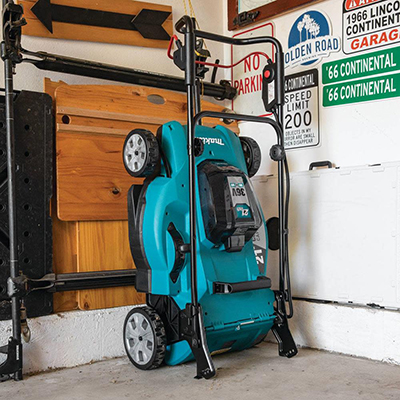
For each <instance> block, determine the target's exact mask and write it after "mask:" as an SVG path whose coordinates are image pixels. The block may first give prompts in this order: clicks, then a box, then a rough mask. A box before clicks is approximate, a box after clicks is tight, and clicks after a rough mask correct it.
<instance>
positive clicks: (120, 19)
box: [31, 0, 171, 40]
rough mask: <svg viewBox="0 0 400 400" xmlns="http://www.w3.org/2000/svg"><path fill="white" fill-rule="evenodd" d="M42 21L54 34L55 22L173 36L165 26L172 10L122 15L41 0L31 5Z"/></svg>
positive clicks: (147, 35)
mask: <svg viewBox="0 0 400 400" xmlns="http://www.w3.org/2000/svg"><path fill="white" fill-rule="evenodd" d="M31 11H32V12H33V13H34V14H35V16H36V17H37V18H38V20H39V21H40V22H41V23H42V24H43V25H44V26H45V27H46V29H47V30H48V31H49V32H50V33H53V22H63V23H67V24H77V25H88V26H96V27H101V28H113V29H123V30H129V31H138V32H139V33H140V34H141V35H142V36H143V37H144V38H145V39H153V40H169V39H170V35H169V34H168V32H167V31H166V30H165V29H164V28H163V27H162V24H163V23H164V22H165V20H166V19H167V18H168V17H169V16H170V15H171V13H170V12H166V11H159V10H150V9H146V8H143V9H142V10H141V11H140V12H139V14H137V15H129V14H120V13H115V12H109V11H101V10H91V9H88V8H79V7H70V6H64V5H60V4H52V3H50V0H38V1H37V2H36V3H35V4H34V5H33V6H32V8H31Z"/></svg>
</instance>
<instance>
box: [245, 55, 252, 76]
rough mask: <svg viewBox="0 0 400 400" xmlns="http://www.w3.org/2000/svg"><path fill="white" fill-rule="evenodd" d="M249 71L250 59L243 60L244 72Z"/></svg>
mask: <svg viewBox="0 0 400 400" xmlns="http://www.w3.org/2000/svg"><path fill="white" fill-rule="evenodd" d="M247 71H251V60H250V57H249V58H246V59H245V60H244V72H245V73H246V72H247Z"/></svg>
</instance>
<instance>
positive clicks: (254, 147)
mask: <svg viewBox="0 0 400 400" xmlns="http://www.w3.org/2000/svg"><path fill="white" fill-rule="evenodd" d="M239 139H240V144H241V145H242V150H243V155H244V159H245V161H246V167H247V172H248V175H249V177H250V178H251V177H252V176H254V175H255V174H256V173H257V172H258V170H259V168H260V165H261V150H260V147H259V146H258V144H257V142H256V141H255V140H254V139H252V138H250V137H247V136H241V137H240V138H239Z"/></svg>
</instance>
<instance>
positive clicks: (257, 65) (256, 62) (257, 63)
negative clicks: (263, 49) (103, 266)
mask: <svg viewBox="0 0 400 400" xmlns="http://www.w3.org/2000/svg"><path fill="white" fill-rule="evenodd" d="M253 68H254V70H255V71H257V70H258V68H260V56H259V55H258V54H256V55H255V56H254V57H253Z"/></svg>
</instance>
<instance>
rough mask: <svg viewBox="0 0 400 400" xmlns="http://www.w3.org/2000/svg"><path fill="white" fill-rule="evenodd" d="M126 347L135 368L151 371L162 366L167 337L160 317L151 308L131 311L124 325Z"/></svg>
mask: <svg viewBox="0 0 400 400" xmlns="http://www.w3.org/2000/svg"><path fill="white" fill-rule="evenodd" d="M124 345H125V350H126V354H127V355H128V358H129V360H130V361H131V362H132V364H133V365H134V366H135V367H137V368H139V369H144V370H149V369H155V368H158V367H159V366H160V365H161V364H162V362H163V361H164V357H165V349H166V345H167V337H166V334H165V328H164V324H163V322H162V321H161V318H160V316H159V315H158V314H157V313H156V312H155V311H154V310H153V309H152V308H151V307H147V306H144V307H135V308H133V309H132V310H131V311H129V313H128V315H127V316H126V318H125V323H124Z"/></svg>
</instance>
